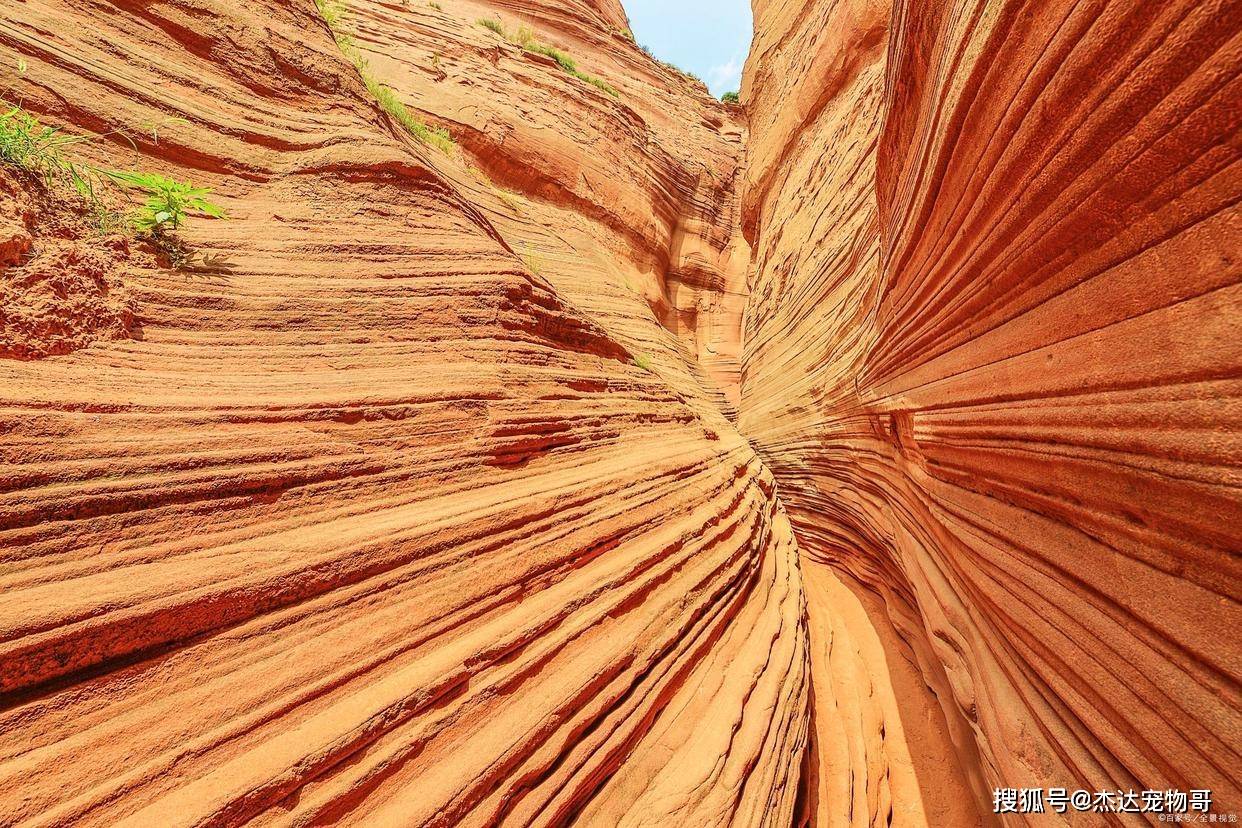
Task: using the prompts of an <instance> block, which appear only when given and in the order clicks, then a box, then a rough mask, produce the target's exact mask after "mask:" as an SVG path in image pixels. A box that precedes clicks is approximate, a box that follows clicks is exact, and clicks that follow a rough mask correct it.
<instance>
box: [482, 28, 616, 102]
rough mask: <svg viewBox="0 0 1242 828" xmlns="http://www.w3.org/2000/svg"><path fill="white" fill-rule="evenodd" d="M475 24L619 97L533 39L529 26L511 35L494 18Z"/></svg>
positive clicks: (566, 57)
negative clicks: (546, 58) (552, 61)
mask: <svg viewBox="0 0 1242 828" xmlns="http://www.w3.org/2000/svg"><path fill="white" fill-rule="evenodd" d="M475 22H476V23H478V24H479V25H480V26H482V27H483V28H485V29H488V30H489V31H492V32H495V33H496V34H498V35H500V36H501V37H503V38H504V39H505V40H507V41H509V42H510V43H512V44H513V45H514V46H517V47H519V48H521V49H523V50H525V51H527V52H534V53H535V54H538V55H543V56H544V57H550V58H552V60H554V61H556V65H557V66H559V67H561V69H563V70H565V72H567V73H568V74H570V75H573V76H574V77H575V78H577V79H578V80H580V81H584V82H586V83H589V84H591V85H592V86H594V87H595V88H596V89H600V90H602V91H604V92H607V93H608V94H609V95H612V96H613V97H614V98H619V97H621V93H620V92H618V91H617V90H616V89H614V88H613V87H612V86H610V85H609V84H608V83H606V82H605V81H602V80H600V79H599V78H597V77H595V76H593V75H588V74H587V73H585V72H580V71H578V62H577V61H575V60H574V59H573V58H572V57H570V56H569V55H567V54H565V53H564V52H562V51H561V50H560V49H557V48H556V47H555V46H549V45H548V44H546V43H543V42H541V41H539V40H538V39H537V38H536V37H535V32H534V30H533V29H531V27H530V26H525V25H523V26H519V27H518V30H517V32H515V33H514V34H512V35H511V34H509V32H508V31H506V30H505V27H504V24H503V23H501V22H500V21H499V20H496V19H495V18H491V17H480V18H479V19H478V20H477V21H475Z"/></svg>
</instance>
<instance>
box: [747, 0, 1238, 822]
mask: <svg viewBox="0 0 1242 828" xmlns="http://www.w3.org/2000/svg"><path fill="white" fill-rule="evenodd" d="M755 11H756V41H755V44H754V48H753V50H752V54H751V58H750V62H749V63H748V65H747V71H746V77H745V83H744V89H743V100H744V102H745V103H746V104H747V107H748V110H749V112H750V123H751V131H750V143H749V147H748V157H749V164H748V166H747V169H746V172H745V180H746V192H745V194H744V196H743V214H744V227H745V229H746V233H747V237H748V239H749V241H750V242H751V244H752V245H753V246H754V263H753V266H752V267H753V271H754V276H753V277H752V284H751V290H750V300H749V304H748V306H747V312H746V314H747V315H746V330H745V334H744V339H745V352H744V358H743V386H742V403H741V407H740V418H739V424H740V427H741V430H742V431H743V433H744V434H745V435H746V436H747V437H749V438H750V439H751V441H752V442H753V443H754V445H755V446H756V448H757V449H758V450H759V453H760V455H761V456H762V457H763V459H764V461H765V462H766V463H767V464H768V465H769V467H770V468H771V469H772V471H773V473H774V474H775V476H776V478H777V481H778V486H779V494H780V497H781V499H782V500H783V502H784V503H785V506H786V508H787V509H788V511H789V515H790V518H791V520H792V521H793V525H794V528H795V534H796V535H797V537H798V541H799V544H800V546H801V549H802V554H803V563H804V570H805V577H806V579H807V585H808V586H807V589H808V603H809V604H810V606H811V608H812V613H811V618H812V619H814V618H815V613H814V611H813V610H814V607H815V606H816V604H817V602H818V601H820V600H822V598H823V596H822V595H820V594H818V593H817V591H816V589H815V586H814V585H815V581H816V578H817V577H820V576H816V575H812V574H811V573H814V572H818V571H819V568H820V566H821V565H823V564H827V565H829V566H830V567H831V569H832V570H833V571H834V572H837V573H839V574H841V575H842V576H843V577H844V578H845V580H846V581H847V582H850V583H852V584H854V585H855V586H856V589H855V591H856V592H857V593H859V595H860V596H861V598H862V600H863V601H864V603H866V602H869V601H871V600H872V599H871V598H868V597H867V596H876V598H875V605H876V606H875V609H874V613H873V614H874V616H875V617H876V618H878V619H879V620H877V622H876V628H877V630H879V631H882V630H883V629H884V626H885V625H886V624H889V623H891V624H892V626H893V628H894V629H895V631H896V636H895V637H894V638H893V639H892V640H891V641H886V642H885V644H886V652H887V655H888V661H889V664H890V666H891V665H892V663H893V662H894V661H898V662H900V661H901V660H903V659H912V660H913V663H914V664H916V665H917V666H918V669H919V671H920V672H921V674H922V677H923V681H924V682H925V683H926V686H927V687H928V688H930V690H931V691H932V692H933V693H934V696H935V699H936V701H937V702H938V703H939V704H938V705H937V706H938V707H939V708H940V709H941V710H942V711H943V723H944V730H943V732H944V733H945V734H946V735H948V736H950V737H951V742H952V745H953V750H952V753H953V755H954V756H955V757H956V762H957V764H958V768H957V769H956V770H954V771H953V773H954V775H957V776H959V778H965V779H969V780H970V784H971V786H972V787H973V788H975V789H976V790H980V789H983V788H984V787H985V786H986V787H990V786H992V785H1004V786H1013V787H1019V786H1029V787H1038V786H1041V785H1042V786H1049V785H1055V786H1063V787H1070V788H1077V787H1083V788H1087V789H1090V790H1102V789H1110V790H1116V789H1118V788H1120V789H1123V790H1128V789H1131V788H1135V789H1143V788H1161V789H1163V788H1180V789H1182V790H1186V789H1187V788H1190V787H1198V788H1211V789H1213V791H1214V792H1215V797H1216V800H1217V803H1218V807H1219V808H1220V809H1221V810H1222V811H1224V812H1229V811H1233V810H1237V809H1238V808H1239V807H1240V803H1242V797H1240V796H1239V782H1238V776H1237V767H1238V765H1237V753H1236V750H1237V744H1238V734H1239V732H1240V727H1239V724H1240V722H1239V713H1238V710H1239V696H1238V683H1237V679H1238V673H1239V659H1238V655H1239V653H1238V639H1237V630H1238V628H1239V621H1240V619H1242V615H1240V614H1239V611H1238V603H1237V599H1238V584H1239V583H1240V581H1239V579H1238V564H1237V558H1236V552H1237V550H1238V548H1239V543H1238V530H1237V526H1238V525H1239V524H1240V521H1239V518H1240V517H1242V504H1240V501H1239V498H1238V489H1237V475H1236V458H1237V452H1238V449H1239V445H1238V439H1237V430H1238V424H1239V406H1238V394H1239V383H1238V376H1239V364H1240V359H1239V357H1240V356H1242V353H1240V351H1242V349H1240V348H1239V342H1240V341H1242V340H1240V339H1239V337H1238V319H1239V312H1240V308H1239V286H1238V283H1239V264H1238V261H1237V249H1238V240H1239V228H1238V214H1237V202H1238V199H1239V194H1240V192H1242V173H1240V171H1239V165H1238V153H1239V146H1238V144H1237V140H1236V139H1237V135H1238V128H1239V125H1240V124H1239V119H1240V116H1242V109H1240V108H1239V106H1238V100H1239V97H1238V93H1239V88H1238V85H1237V84H1238V81H1237V76H1238V70H1239V66H1240V65H1242V61H1240V58H1239V30H1240V28H1242V14H1240V12H1239V10H1238V9H1237V8H1234V7H1228V8H1226V7H1222V6H1218V5H1214V4H1210V3H1195V2H1181V3H1176V2H1175V3H1155V4H1147V3H1130V2H1112V3H1104V2H1101V3H1069V2H1065V3H1061V2H1054V3H1039V4H1029V3H1019V2H966V1H965V0H962V2H930V3H924V2H898V3H896V4H895V6H893V7H892V8H890V7H889V5H888V4H887V3H868V2H852V3H850V2H840V3H837V2H814V3H808V4H794V3H777V2H764V1H763V0H760V2H756V4H755ZM812 643H813V649H812V652H813V654H814V653H816V652H822V644H821V642H819V641H816V635H815V634H814V628H812ZM814 682H815V686H816V688H817V694H818V692H819V688H820V687H821V686H822V685H823V683H824V682H823V677H822V672H821V671H820V670H818V669H817V670H816V671H815V673H814ZM910 709H911V708H910V707H909V706H907V707H906V708H905V709H904V710H903V711H902V712H907V711H909V710H910ZM841 718H844V719H845V721H846V722H847V723H848V722H850V721H852V720H856V718H857V717H856V715H855V714H854V712H853V711H851V710H846V711H844V712H843V714H842V716H841ZM907 718H908V717H907ZM822 719H823V715H822V713H821V712H820V709H819V708H818V707H817V708H816V724H817V730H818V731H819V732H820V733H821V734H822V733H824V731H825V728H829V729H831V728H840V727H845V726H846V725H844V724H842V723H841V722H829V723H827V724H825V723H824V722H823V721H822ZM889 732H890V733H891V731H889ZM880 733H881V734H884V733H885V731H884V729H882V728H881V729H880ZM871 736H872V738H871V739H870V741H869V743H868V747H867V750H866V752H865V753H861V754H859V755H860V756H865V757H866V758H868V759H870V757H871V756H872V754H873V751H874V753H875V754H876V755H877V756H879V757H880V770H881V773H880V775H881V776H883V773H882V771H883V756H884V752H885V751H886V743H887V742H888V741H891V735H890V736H884V735H880V736H877V735H876V734H875V732H874V731H873V732H872V734H871ZM828 737H829V740H830V739H831V737H832V734H831V733H829V734H828ZM915 760H916V761H915V769H916V771H917V770H919V762H918V761H917V756H915ZM938 761H939V762H941V763H942V765H941V767H942V768H944V769H945V770H946V771H947V770H948V765H947V764H944V757H943V755H939V756H938ZM821 765H825V766H828V767H830V768H832V767H835V766H834V765H832V760H831V759H830V760H829V761H828V762H827V763H825V762H824V761H823V760H821ZM929 772H930V771H929ZM854 773H855V774H857V775H862V776H863V777H864V779H868V785H870V786H874V785H875V784H876V781H875V780H876V766H875V765H874V764H872V765H868V766H866V767H863V768H862V769H857V768H856V769H855V771H854ZM868 774H869V776H868ZM924 778H926V776H924ZM830 783H831V780H827V781H821V788H824V787H825V786H826V785H830ZM982 806H983V807H986V808H987V809H988V810H991V808H990V806H991V802H990V801H985V802H983V803H982ZM835 808H836V806H835V804H834V803H833V802H832V801H828V802H825V801H824V799H823V798H821V800H820V803H819V812H820V813H821V814H822V815H823V816H824V817H825V818H826V819H828V820H829V821H831V820H832V819H834V818H836V816H837V814H836V813H835ZM1010 818H1012V817H1010ZM1086 819H1091V818H1090V817H1087V818H1086ZM1097 819H1103V818H1102V817H1097ZM1152 819H1154V817H1152ZM932 824H948V821H947V820H946V821H940V820H937V819H933V820H932Z"/></svg>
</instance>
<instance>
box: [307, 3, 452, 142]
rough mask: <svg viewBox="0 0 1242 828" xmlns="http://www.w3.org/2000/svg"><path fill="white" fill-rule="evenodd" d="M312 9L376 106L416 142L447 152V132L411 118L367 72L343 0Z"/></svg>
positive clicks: (397, 99)
mask: <svg viewBox="0 0 1242 828" xmlns="http://www.w3.org/2000/svg"><path fill="white" fill-rule="evenodd" d="M433 5H434V4H433ZM315 8H316V9H317V10H318V11H319V16H320V17H322V18H323V21H324V22H325V23H327V24H328V29H329V30H331V32H332V37H333V38H335V39H336V45H337V46H338V47H340V50H341V53H342V54H343V55H345V57H346V58H348V59H349V62H350V63H352V64H353V65H354V68H355V69H357V70H358V74H359V75H360V76H361V77H362V82H363V83H364V84H366V87H367V91H368V92H370V93H371V97H373V98H375V102H376V103H378V104H379V106H380V109H383V110H384V111H385V112H387V113H388V114H389V115H391V116H392V117H393V118H394V119H395V120H396V121H397V123H399V124H401V126H403V127H405V130H406V132H408V133H410V135H413V136H414V137H415V138H417V139H418V140H419V141H422V142H423V143H424V144H427V145H429V146H432V147H435V148H436V149H438V150H440V151H441V152H443V153H445V154H446V155H448V154H451V153H452V152H453V147H455V146H457V143H456V142H455V141H454V140H453V136H452V135H450V134H449V131H448V130H447V129H443V128H439V127H429V126H427V125H426V124H424V123H423V122H422V121H420V120H419V119H418V118H416V117H414V113H412V112H410V110H409V109H408V108H407V107H406V105H405V104H403V103H402V102H401V100H400V99H399V98H398V97H397V95H396V93H394V92H393V91H392V89H390V88H389V87H387V86H385V85H384V84H382V83H380V82H379V81H378V80H376V79H375V77H374V76H373V75H372V74H371V71H370V69H368V68H367V59H366V58H365V57H363V56H362V53H361V52H359V51H358V49H357V47H355V46H354V38H353V35H352V34H350V32H349V30H348V26H349V8H348V6H347V5H346V3H345V0H315ZM437 8H438V7H437Z"/></svg>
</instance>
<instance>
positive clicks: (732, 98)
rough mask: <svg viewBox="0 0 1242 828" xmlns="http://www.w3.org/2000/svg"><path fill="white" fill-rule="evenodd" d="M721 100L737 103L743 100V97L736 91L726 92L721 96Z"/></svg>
mask: <svg viewBox="0 0 1242 828" xmlns="http://www.w3.org/2000/svg"><path fill="white" fill-rule="evenodd" d="M720 100H722V101H724V102H725V103H727V104H735V103H738V102H739V101H741V98H740V97H738V94H737V93H736V92H726V93H724V94H723V95H721V96H720Z"/></svg>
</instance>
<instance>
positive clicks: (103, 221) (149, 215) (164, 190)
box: [0, 104, 227, 246]
mask: <svg viewBox="0 0 1242 828" xmlns="http://www.w3.org/2000/svg"><path fill="white" fill-rule="evenodd" d="M5 105H6V106H7V104H5ZM171 120H172V121H183V120H184V119H180V118H176V119H171ZM158 128H159V127H158V125H155V126H153V127H152V132H153V133H154V134H155V135H156V136H158ZM121 134H122V135H123V133H121ZM101 137H103V136H92V135H69V134H67V133H64V132H63V131H62V130H61V129H60V128H59V127H50V126H44V125H43V124H41V123H39V120H38V119H37V118H35V117H34V116H33V115H31V114H30V113H29V112H26V111H25V110H24V109H22V108H21V107H16V106H15V107H11V108H10V109H9V110H8V111H6V112H4V113H2V114H0V162H4V163H7V164H11V165H12V166H15V167H18V168H20V169H23V170H26V171H27V172H30V173H33V174H34V175H37V176H39V177H40V178H42V179H43V181H44V183H45V185H46V186H47V188H48V191H49V193H52V194H53V195H56V194H57V193H64V192H71V193H72V194H73V195H74V196H76V197H77V199H78V201H79V203H80V204H81V205H82V206H83V207H84V208H85V209H86V211H87V213H89V214H90V215H91V216H92V218H93V219H94V220H95V223H96V225H97V226H98V229H99V231H100V232H101V233H106V234H107V233H121V232H124V233H129V232H134V231H137V232H138V233H141V234H144V235H147V236H150V237H151V238H152V239H154V240H155V241H157V242H161V241H168V240H167V239H166V238H165V235H164V231H166V230H175V229H177V228H178V227H180V226H181V224H182V222H184V221H185V219H186V217H187V215H188V214H190V213H201V214H204V215H207V216H210V217H211V218H218V219H223V218H227V216H226V215H225V213H224V210H222V209H221V208H220V207H219V206H218V205H216V204H214V203H212V202H210V201H208V200H207V195H208V194H209V193H210V192H211V190H210V189H208V188H206V187H194V186H193V185H191V184H189V183H188V182H184V181H177V180H176V179H173V178H168V177H167V176H163V175H158V174H156V173H141V172H121V171H117V170H105V169H101V168H99V167H94V166H92V165H89V164H84V163H81V162H78V161H74V160H71V159H70V158H68V157H66V155H65V152H64V150H65V148H66V147H70V146H73V145H74V144H78V143H81V142H83V141H91V140H96V139H98V138H101ZM157 140H158V137H157ZM108 187H114V188H117V189H118V190H119V189H120V188H124V187H130V188H135V189H138V190H141V191H142V192H144V193H145V194H146V195H147V200H146V202H145V203H144V204H143V205H142V206H141V207H138V208H136V209H134V210H131V211H129V212H128V213H123V212H121V211H120V210H116V209H113V208H112V207H110V206H109V205H108V203H107V202H106V201H105V197H104V194H103V192H101V191H103V190H106V189H107V188H108ZM169 243H171V242H169ZM178 246H180V245H178Z"/></svg>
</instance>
